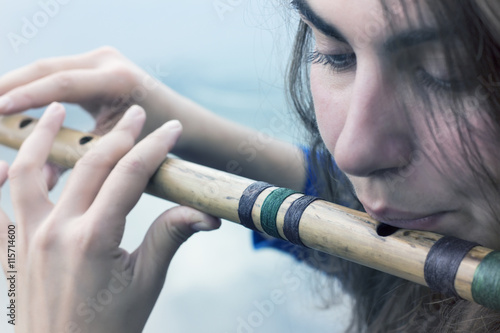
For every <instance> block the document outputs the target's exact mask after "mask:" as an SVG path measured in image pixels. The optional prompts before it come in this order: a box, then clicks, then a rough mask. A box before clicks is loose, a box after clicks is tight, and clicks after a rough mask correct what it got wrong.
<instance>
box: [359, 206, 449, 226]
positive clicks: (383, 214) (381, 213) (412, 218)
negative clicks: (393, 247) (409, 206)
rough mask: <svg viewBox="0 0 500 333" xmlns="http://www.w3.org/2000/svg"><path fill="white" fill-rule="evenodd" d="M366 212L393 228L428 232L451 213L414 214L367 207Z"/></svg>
mask: <svg viewBox="0 0 500 333" xmlns="http://www.w3.org/2000/svg"><path fill="white" fill-rule="evenodd" d="M365 210H366V212H367V213H368V215H370V216H371V217H372V218H374V219H375V220H377V221H379V222H382V223H385V224H388V225H391V226H393V227H398V228H404V229H417V230H427V231H432V230H433V229H436V226H437V225H438V223H439V221H440V220H441V219H442V218H443V216H444V215H446V214H448V213H449V211H442V212H436V213H429V214H414V213H409V212H402V211H398V210H394V209H390V208H381V209H370V208H369V207H366V206H365Z"/></svg>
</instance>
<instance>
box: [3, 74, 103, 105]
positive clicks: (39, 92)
mask: <svg viewBox="0 0 500 333" xmlns="http://www.w3.org/2000/svg"><path fill="white" fill-rule="evenodd" d="M105 89H108V90H109V82H107V80H103V78H102V73H100V72H99V71H98V70H71V71H65V72H57V73H55V74H52V75H49V76H46V77H43V78H40V79H38V80H35V81H33V82H29V83H26V84H25V85H21V86H19V87H17V88H15V89H13V90H10V91H9V92H8V93H6V94H5V95H3V96H2V97H0V114H12V113H15V112H20V111H23V110H28V109H31V108H37V107H42V106H44V105H47V104H49V103H51V102H52V101H61V102H68V103H81V102H85V101H87V100H89V99H91V98H97V96H98V95H99V94H101V92H102V91H105Z"/></svg>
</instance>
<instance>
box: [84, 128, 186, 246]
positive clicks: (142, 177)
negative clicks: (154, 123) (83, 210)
mask: <svg viewBox="0 0 500 333" xmlns="http://www.w3.org/2000/svg"><path fill="white" fill-rule="evenodd" d="M181 131H182V126H181V124H180V123H179V122H178V121H170V122H168V123H166V124H164V125H163V126H162V127H160V128H159V129H158V130H156V131H155V132H153V133H152V134H150V135H149V136H148V137H147V138H146V139H144V140H143V141H141V142H140V143H139V144H138V145H137V146H136V147H134V148H133V149H132V150H131V151H130V152H129V153H128V154H127V155H126V156H125V157H124V158H122V159H121V160H120V162H119V163H118V164H117V165H116V167H115V168H114V170H113V171H112V172H111V174H110V176H109V177H108V179H106V181H105V182H104V185H103V187H102V189H101V191H100V192H99V194H98V195H97V197H96V200H95V201H94V203H93V204H92V206H91V207H90V209H89V213H90V214H92V215H93V216H99V218H100V220H101V221H103V222H104V221H105V223H103V222H101V224H102V226H96V227H99V228H109V230H110V232H115V234H116V230H122V229H123V223H124V221H125V217H126V216H127V214H128V213H129V212H130V210H131V209H132V208H133V207H134V206H135V204H136V203H137V201H138V200H139V198H140V196H141V195H142V192H143V191H144V189H145V188H146V185H147V183H148V181H149V179H150V178H151V176H152V175H153V174H154V172H155V171H156V170H157V168H158V167H159V166H160V164H161V162H163V160H164V159H165V156H166V155H167V153H168V152H169V151H170V150H171V149H172V147H173V146H174V144H175V142H176V141H177V139H178V138H179V136H180V134H181ZM98 223H99V222H98ZM108 234H109V233H108ZM116 236H117V238H118V239H117V241H120V240H121V237H122V234H121V233H120V234H116ZM118 243H119V242H118Z"/></svg>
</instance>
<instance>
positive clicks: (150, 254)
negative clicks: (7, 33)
mask: <svg viewBox="0 0 500 333" xmlns="http://www.w3.org/2000/svg"><path fill="white" fill-rule="evenodd" d="M64 114H65V113H64V108H63V106H62V105H60V104H57V103H55V104H52V105H51V106H49V108H48V109H47V111H46V112H45V114H44V115H43V117H42V118H41V120H40V122H39V124H38V125H37V126H36V128H35V130H34V132H33V134H32V135H31V136H30V137H29V138H28V139H27V140H26V141H25V143H24V144H23V146H22V147H21V149H20V151H19V154H18V156H17V158H16V160H15V162H14V163H13V165H12V166H11V167H10V169H8V168H7V166H6V165H5V163H2V164H0V184H3V183H4V182H5V180H6V178H7V171H8V177H9V180H10V186H11V192H12V200H13V205H14V210H15V219H16V230H17V231H16V240H17V241H16V242H17V244H16V245H17V248H16V250H17V251H16V253H17V263H18V266H17V271H18V274H17V291H18V294H17V296H16V300H17V314H18V316H17V318H16V319H17V321H16V324H17V325H16V332H35V331H36V332H82V333H83V332H140V331H141V330H142V328H143V327H144V325H145V323H146V320H147V318H148V316H149V314H150V312H151V310H152V308H153V305H154V303H155V302H156V299H157V297H158V294H159V292H160V290H161V288H162V286H163V283H164V280H165V274H166V272H167V269H168V266H169V263H170V260H171V259H172V257H173V255H174V253H175V252H176V250H177V249H178V247H179V246H180V245H181V244H182V243H183V242H184V241H185V240H186V239H187V238H188V237H189V236H191V235H192V234H193V233H195V232H196V231H199V230H212V229H216V228H218V227H219V225H220V220H218V219H216V218H214V217H211V216H208V215H206V214H202V213H200V212H197V211H195V210H193V209H190V208H187V207H176V208H173V209H171V210H169V211H166V212H165V213H163V214H162V215H161V216H160V217H158V219H157V220H156V221H155V222H154V223H153V224H152V226H151V227H150V229H149V231H148V233H147V235H146V236H145V239H144V241H143V243H142V244H141V245H140V246H139V248H138V249H137V250H136V251H134V252H133V253H127V252H126V251H124V250H122V249H120V247H119V245H120V242H121V239H122V236H123V230H124V226H125V218H126V215H127V214H128V212H129V211H130V210H131V209H132V208H133V206H134V205H135V204H136V203H137V201H138V200H139V198H140V196H141V194H142V192H143V190H144V188H145V187H146V184H147V182H148V180H149V178H150V177H151V176H152V174H153V173H154V171H155V170H156V168H157V167H158V166H159V165H160V163H161V162H162V161H163V159H164V157H165V155H166V154H167V153H168V152H169V150H171V149H172V147H173V146H174V144H175V142H176V140H177V139H178V137H179V135H180V134H181V131H182V127H181V125H180V123H179V122H178V121H172V122H169V123H167V124H165V125H164V126H162V127H160V128H159V129H158V130H156V131H155V132H153V133H152V134H151V135H149V136H148V137H147V138H146V139H144V140H143V141H141V143H139V144H138V145H137V146H135V147H134V148H133V145H134V142H135V139H136V138H137V137H138V136H139V133H140V131H141V128H142V125H143V124H144V121H145V112H144V110H143V109H142V108H140V107H137V106H134V107H132V108H131V109H130V110H129V112H127V113H126V114H125V116H124V117H123V118H122V119H121V120H120V122H118V124H117V125H116V126H115V128H114V130H113V131H111V132H110V133H109V134H108V135H106V136H105V137H104V138H103V139H102V141H101V142H100V143H99V144H98V145H97V147H96V148H95V149H93V150H92V151H91V152H89V153H88V154H86V155H85V156H84V157H83V158H82V160H80V161H79V162H78V164H77V166H76V167H75V169H74V172H73V173H72V174H71V176H70V179H69V180H68V183H67V185H66V187H65V189H64V192H63V194H62V196H61V198H60V200H59V202H58V203H56V204H53V203H51V202H50V201H49V200H48V188H47V185H46V183H45V180H44V179H43V173H42V170H43V166H44V163H45V161H46V159H47V156H48V153H49V151H50V147H51V144H52V142H53V140H54V137H55V135H56V133H57V131H58V130H59V128H60V126H61V124H62V122H63V119H64ZM77 193H78V195H76V194H77ZM110 207H113V208H112V209H111V208H110ZM9 223H10V222H9V220H8V218H7V216H6V215H5V214H4V213H3V212H2V211H0V228H2V230H7V228H8V225H9ZM0 249H1V250H0V251H1V252H0V257H1V262H2V267H3V269H4V271H5V272H6V271H8V269H7V253H6V249H7V236H6V233H2V237H1V239H0ZM132 308H133V311H131V309H132ZM132 314H133V315H132Z"/></svg>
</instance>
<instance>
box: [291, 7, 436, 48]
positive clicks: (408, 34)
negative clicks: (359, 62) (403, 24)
mask: <svg viewBox="0 0 500 333" xmlns="http://www.w3.org/2000/svg"><path fill="white" fill-rule="evenodd" d="M291 4H292V5H293V6H294V7H295V9H296V10H297V11H298V12H299V13H300V14H301V15H302V16H303V17H304V18H305V19H306V20H307V21H309V22H310V23H311V24H312V25H314V26H315V27H316V28H317V29H318V30H320V31H321V32H323V33H324V34H325V35H327V36H330V37H333V38H335V39H337V40H338V41H340V42H342V43H346V44H349V42H348V41H347V38H345V37H344V35H342V33H340V31H339V30H338V29H337V28H336V27H335V26H333V25H331V24H329V23H327V22H326V21H325V20H323V19H322V18H321V17H320V16H319V15H318V14H316V13H315V12H314V11H313V10H312V9H311V7H310V6H309V4H308V3H307V1H306V0H293V1H292V2H291ZM439 38H440V36H439V33H438V31H437V30H436V29H433V28H422V29H418V30H410V31H404V32H401V33H399V34H397V35H395V36H391V37H390V38H389V39H388V40H387V41H386V42H385V43H384V48H385V49H386V50H387V51H388V52H390V53H395V52H397V51H399V50H401V49H405V48H410V47H412V46H417V45H419V44H423V43H426V42H432V41H437V40H439Z"/></svg>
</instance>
